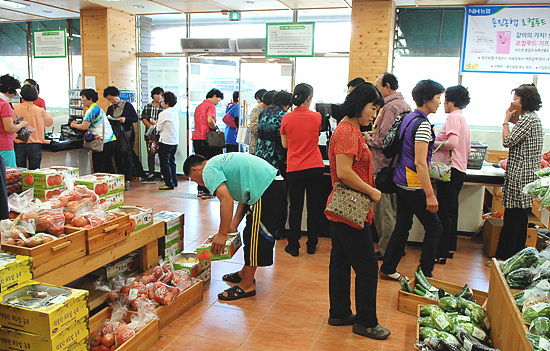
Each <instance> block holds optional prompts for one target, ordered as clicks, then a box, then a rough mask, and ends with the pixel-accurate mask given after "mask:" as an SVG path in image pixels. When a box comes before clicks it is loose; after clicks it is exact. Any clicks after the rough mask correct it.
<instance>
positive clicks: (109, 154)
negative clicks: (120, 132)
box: [71, 89, 116, 173]
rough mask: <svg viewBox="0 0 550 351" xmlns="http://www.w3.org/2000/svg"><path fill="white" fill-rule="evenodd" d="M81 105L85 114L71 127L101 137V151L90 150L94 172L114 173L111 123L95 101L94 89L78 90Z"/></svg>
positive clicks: (113, 139) (113, 144) (113, 146)
mask: <svg viewBox="0 0 550 351" xmlns="http://www.w3.org/2000/svg"><path fill="white" fill-rule="evenodd" d="M80 96H81V97H82V105H84V107H86V108H87V109H88V110H86V114H85V115H84V119H83V120H82V123H80V124H79V123H76V121H72V122H71V128H75V129H78V130H88V131H89V132H90V133H92V134H93V135H94V136H95V137H96V138H103V151H92V162H93V166H94V173H115V168H114V167H113V156H114V153H115V148H116V146H115V144H116V143H115V141H116V138H115V135H114V134H113V130H112V129H111V124H109V122H107V121H106V118H107V117H106V116H105V111H103V110H102V109H101V107H99V106H98V105H97V104H96V102H97V100H98V99H99V96H98V94H97V92H96V91H95V90H94V89H84V90H82V91H81V92H80Z"/></svg>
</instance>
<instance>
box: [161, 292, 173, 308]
mask: <svg viewBox="0 0 550 351" xmlns="http://www.w3.org/2000/svg"><path fill="white" fill-rule="evenodd" d="M173 300H174V294H172V293H171V292H167V293H166V294H165V295H164V301H163V303H164V304H165V305H169V304H170V303H171V302H172V301H173Z"/></svg>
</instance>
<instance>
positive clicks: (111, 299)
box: [108, 291, 118, 301]
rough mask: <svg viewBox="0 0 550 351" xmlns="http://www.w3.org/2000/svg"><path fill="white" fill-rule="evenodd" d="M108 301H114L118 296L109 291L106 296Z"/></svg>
mask: <svg viewBox="0 0 550 351" xmlns="http://www.w3.org/2000/svg"><path fill="white" fill-rule="evenodd" d="M108 298H109V300H110V301H115V300H116V299H117V298H118V294H117V293H116V292H114V291H111V292H110V293H109V296H108Z"/></svg>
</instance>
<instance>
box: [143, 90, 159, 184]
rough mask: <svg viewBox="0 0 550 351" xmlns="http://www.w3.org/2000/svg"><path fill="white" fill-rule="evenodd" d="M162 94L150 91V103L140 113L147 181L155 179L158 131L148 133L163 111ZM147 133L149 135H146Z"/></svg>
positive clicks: (157, 91)
mask: <svg viewBox="0 0 550 351" xmlns="http://www.w3.org/2000/svg"><path fill="white" fill-rule="evenodd" d="M162 94H164V89H162V88H161V87H155V88H153V90H151V98H152V99H153V101H152V102H150V103H148V104H147V105H145V107H144V108H143V111H141V122H142V123H143V125H145V136H144V137H145V144H146V146H147V166H148V167H149V175H148V176H147V179H153V178H154V177H155V155H156V154H157V152H158V131H149V128H151V127H152V126H154V125H155V124H157V121H158V116H159V113H161V112H162V111H164V108H163V107H162ZM147 131H149V133H147Z"/></svg>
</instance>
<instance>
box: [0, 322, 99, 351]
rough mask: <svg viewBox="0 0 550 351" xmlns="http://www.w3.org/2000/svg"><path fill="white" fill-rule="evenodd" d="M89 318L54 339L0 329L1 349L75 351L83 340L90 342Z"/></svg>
mask: <svg viewBox="0 0 550 351" xmlns="http://www.w3.org/2000/svg"><path fill="white" fill-rule="evenodd" d="M88 335H89V332H88V316H84V317H83V318H81V319H80V320H78V321H77V322H76V323H72V324H70V325H69V326H68V327H67V328H66V329H64V330H62V331H60V332H59V333H57V334H55V335H54V336H53V337H51V338H50V337H47V336H43V335H37V334H32V333H27V332H23V331H20V330H15V329H10V328H4V327H2V328H0V349H2V350H32V351H64V350H69V349H70V350H71V351H72V350H73V349H74V347H75V346H76V345H77V344H79V343H80V342H81V341H82V340H88Z"/></svg>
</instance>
